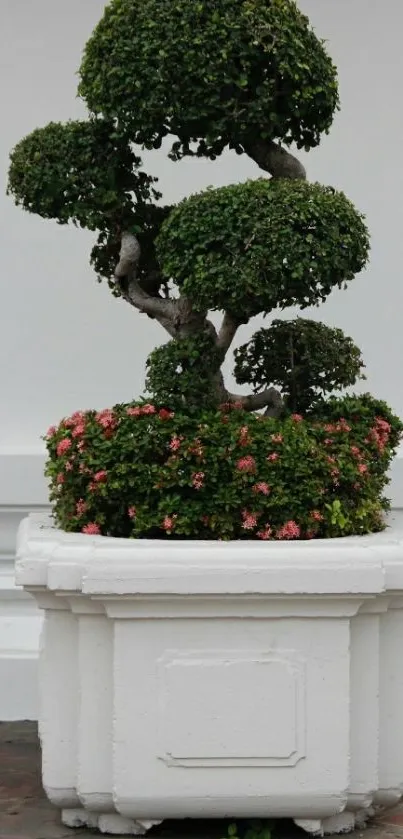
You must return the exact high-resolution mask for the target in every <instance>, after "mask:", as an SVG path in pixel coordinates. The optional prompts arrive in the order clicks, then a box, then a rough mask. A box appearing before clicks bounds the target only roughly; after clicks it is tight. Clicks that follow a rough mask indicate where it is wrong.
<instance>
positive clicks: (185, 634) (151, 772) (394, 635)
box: [17, 516, 403, 834]
mask: <svg viewBox="0 0 403 839" xmlns="http://www.w3.org/2000/svg"><path fill="white" fill-rule="evenodd" d="M397 524H398V522H397V523H395V524H392V527H391V528H389V530H388V531H386V533H384V534H380V535H377V536H371V537H361V538H354V539H345V540H323V541H313V542H295V543H256V542H232V543H222V542H171V541H169V542H167V541H165V542H160V541H147V540H140V541H133V540H125V539H110V538H106V537H89V536H84V535H67V534H65V533H62V532H60V531H58V530H55V529H53V528H52V527H51V522H50V521H49V519H46V517H45V518H44V517H43V516H42V517H41V516H31V517H30V518H29V519H27V520H25V522H24V523H23V524H22V525H21V528H20V533H19V544H18V560H17V582H18V583H20V584H22V585H23V586H24V588H26V589H27V590H28V591H30V592H31V593H32V594H33V595H34V596H35V597H36V599H37V602H38V604H39V605H40V606H41V607H42V608H43V609H44V610H45V622H44V632H43V640H42V650H41V668H40V682H41V684H40V693H41V703H42V709H41V718H40V736H41V741H42V748H43V780H44V786H45V789H46V792H47V794H48V796H49V798H50V799H51V801H53V802H54V803H55V804H56V805H57V806H58V807H60V808H61V809H62V811H63V820H64V822H65V823H66V824H69V825H75V824H76V825H79V824H87V825H88V826H92V827H98V829H99V830H101V831H102V832H110V833H114V832H115V833H121V834H122V833H124V832H126V833H128V834H135V833H140V832H144V831H145V830H146V829H147V827H148V826H149V825H150V824H151V823H152V822H156V821H160V820H163V819H165V818H184V817H193V818H203V817H205V818H212V817H231V818H235V819H236V818H242V817H244V818H246V817H263V818H264V817H268V818H269V817H270V818H280V817H288V818H289V817H291V818H293V819H295V821H297V822H298V824H300V825H301V826H303V827H304V828H305V829H306V830H308V831H310V832H313V833H321V832H335V831H341V830H346V829H349V828H352V827H354V825H355V824H356V823H360V822H361V820H362V819H363V818H365V817H366V816H367V815H368V814H369V813H371V808H372V806H373V804H374V803H375V804H377V803H380V804H391V803H394V802H395V801H397V800H399V798H400V797H401V795H402V794H403V731H402V728H401V723H400V716H401V707H402V706H403V661H402V656H401V650H400V648H401V639H402V637H403V532H399V529H398V526H397Z"/></svg>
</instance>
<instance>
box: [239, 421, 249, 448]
mask: <svg viewBox="0 0 403 839" xmlns="http://www.w3.org/2000/svg"><path fill="white" fill-rule="evenodd" d="M250 442H251V440H250V437H249V428H248V426H247V425H244V426H243V428H241V430H240V432H239V445H240V446H248V445H249V444H250Z"/></svg>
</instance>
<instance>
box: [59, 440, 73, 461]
mask: <svg viewBox="0 0 403 839" xmlns="http://www.w3.org/2000/svg"><path fill="white" fill-rule="evenodd" d="M71 446H72V442H71V440H69V438H68V437H64V438H63V440H60V442H59V443H58V444H57V446H56V452H57V456H58V457H63V455H64V454H66V453H67V452H68V451H69V450H70V449H71Z"/></svg>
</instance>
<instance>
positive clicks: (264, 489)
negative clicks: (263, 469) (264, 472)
mask: <svg viewBox="0 0 403 839" xmlns="http://www.w3.org/2000/svg"><path fill="white" fill-rule="evenodd" d="M252 489H253V492H256V493H261V495H269V494H270V492H271V489H270V487H269V485H268V484H266V483H265V481H259V483H257V484H255V485H254V486H253V487H252Z"/></svg>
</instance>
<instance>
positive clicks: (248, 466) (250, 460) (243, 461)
mask: <svg viewBox="0 0 403 839" xmlns="http://www.w3.org/2000/svg"><path fill="white" fill-rule="evenodd" d="M236 468H237V469H238V472H256V461H255V458H254V457H252V455H251V454H248V455H246V457H241V458H240V460H238V463H237V465H236Z"/></svg>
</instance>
